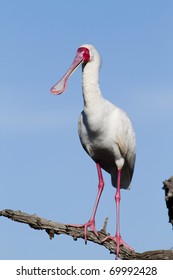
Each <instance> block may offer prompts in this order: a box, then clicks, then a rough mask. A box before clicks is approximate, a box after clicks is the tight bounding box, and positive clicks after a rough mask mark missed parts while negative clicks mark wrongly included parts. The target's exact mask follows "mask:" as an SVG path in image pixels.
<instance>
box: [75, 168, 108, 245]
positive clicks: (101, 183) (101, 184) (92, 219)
mask: <svg viewBox="0 0 173 280" xmlns="http://www.w3.org/2000/svg"><path fill="white" fill-rule="evenodd" d="M96 167H97V172H98V179H99V184H98V192H97V197H96V201H95V204H94V209H93V212H92V214H91V217H90V219H89V221H88V222H87V223H85V224H83V225H73V226H76V227H84V239H85V243H87V228H88V227H90V228H91V229H92V230H93V231H94V233H95V234H96V235H97V236H98V232H97V230H96V227H95V215H96V212H97V207H98V204H99V201H100V197H101V194H102V191H103V188H104V180H103V175H102V170H101V167H100V164H99V163H96Z"/></svg>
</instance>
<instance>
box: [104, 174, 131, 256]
mask: <svg viewBox="0 0 173 280" xmlns="http://www.w3.org/2000/svg"><path fill="white" fill-rule="evenodd" d="M120 185H121V169H118V178H117V190H116V194H115V203H116V234H115V236H114V237H112V236H107V237H106V238H105V239H103V241H105V240H107V239H109V238H110V239H112V240H114V241H115V242H116V259H117V260H118V256H119V252H120V245H123V246H124V247H125V248H127V249H129V250H131V251H133V249H132V248H131V247H130V246H128V245H127V244H126V243H125V241H124V240H123V239H122V238H121V235H120V200H121V194H120Z"/></svg>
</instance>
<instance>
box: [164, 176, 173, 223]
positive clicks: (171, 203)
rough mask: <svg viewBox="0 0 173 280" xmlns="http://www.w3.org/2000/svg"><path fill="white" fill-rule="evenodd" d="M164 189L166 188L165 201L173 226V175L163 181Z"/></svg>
mask: <svg viewBox="0 0 173 280" xmlns="http://www.w3.org/2000/svg"><path fill="white" fill-rule="evenodd" d="M163 189H164V190H165V202H166V207H167V208H168V216H169V223H171V224H172V226H173V176H172V177H170V178H169V179H168V180H165V181H163Z"/></svg>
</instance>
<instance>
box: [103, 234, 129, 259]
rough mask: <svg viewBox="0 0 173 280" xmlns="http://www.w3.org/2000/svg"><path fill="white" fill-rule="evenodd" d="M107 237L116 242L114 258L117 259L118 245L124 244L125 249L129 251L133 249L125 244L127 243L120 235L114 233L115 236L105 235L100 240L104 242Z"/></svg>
mask: <svg viewBox="0 0 173 280" xmlns="http://www.w3.org/2000/svg"><path fill="white" fill-rule="evenodd" d="M108 239H111V240H113V241H115V243H116V250H115V254H116V259H117V260H118V256H119V252H120V246H124V247H125V248H126V249H129V250H130V251H132V252H133V251H134V249H133V248H131V247H130V246H129V245H127V243H126V242H125V241H124V240H123V239H122V238H121V235H119V234H116V235H115V236H110V235H108V236H106V237H105V238H104V239H103V240H102V241H101V242H104V241H106V240H108Z"/></svg>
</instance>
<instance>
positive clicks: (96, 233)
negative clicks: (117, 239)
mask: <svg viewBox="0 0 173 280" xmlns="http://www.w3.org/2000/svg"><path fill="white" fill-rule="evenodd" d="M70 226H74V227H77V228H80V227H84V240H85V244H87V229H88V228H90V229H91V230H92V231H93V232H94V233H95V235H96V236H98V232H97V230H96V227H95V221H94V220H89V221H88V222H87V223H85V224H81V225H76V224H70Z"/></svg>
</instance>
